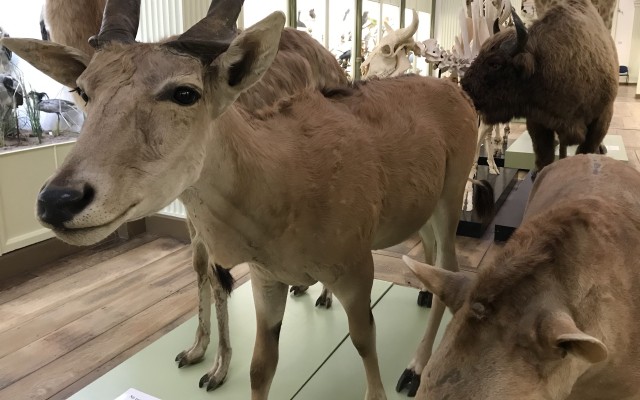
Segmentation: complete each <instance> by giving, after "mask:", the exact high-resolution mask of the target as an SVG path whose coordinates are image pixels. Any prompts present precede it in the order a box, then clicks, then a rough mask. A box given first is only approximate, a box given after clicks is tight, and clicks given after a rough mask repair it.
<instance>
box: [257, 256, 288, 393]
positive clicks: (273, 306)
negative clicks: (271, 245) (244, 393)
mask: <svg viewBox="0 0 640 400" xmlns="http://www.w3.org/2000/svg"><path fill="white" fill-rule="evenodd" d="M251 287H252V289H253V298H254V302H255V308H256V341H255V347H254V349H253V358H252V359H251V370H250V378H251V399H252V400H266V399H267V398H268V396H269V388H270V387H271V382H272V381H273V376H274V375H275V373H276V367H277V365H278V342H279V340H280V328H281V327H282V317H283V316H284V309H285V305H286V303H287V288H288V286H287V285H285V284H283V283H280V282H276V281H274V280H271V279H269V278H265V277H264V276H262V275H261V274H260V273H259V271H256V270H255V269H254V268H251Z"/></svg>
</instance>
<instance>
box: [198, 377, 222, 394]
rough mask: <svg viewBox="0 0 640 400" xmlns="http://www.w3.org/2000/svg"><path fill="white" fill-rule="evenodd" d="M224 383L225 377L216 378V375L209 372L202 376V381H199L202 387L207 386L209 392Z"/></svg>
mask: <svg viewBox="0 0 640 400" xmlns="http://www.w3.org/2000/svg"><path fill="white" fill-rule="evenodd" d="M223 383H224V377H223V378H222V379H216V378H215V377H212V376H210V375H209V374H204V375H203V376H202V378H200V382H198V386H199V387H200V388H201V389H202V388H205V390H206V391H207V392H210V391H212V390H215V389H217V388H219V387H220V386H222V384H223ZM205 385H206V386H205Z"/></svg>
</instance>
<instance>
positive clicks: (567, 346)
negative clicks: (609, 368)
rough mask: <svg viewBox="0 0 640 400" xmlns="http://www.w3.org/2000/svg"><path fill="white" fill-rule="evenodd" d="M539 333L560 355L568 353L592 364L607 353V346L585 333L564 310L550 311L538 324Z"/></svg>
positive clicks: (605, 356)
mask: <svg viewBox="0 0 640 400" xmlns="http://www.w3.org/2000/svg"><path fill="white" fill-rule="evenodd" d="M540 329H541V330H542V332H541V334H542V336H543V337H544V338H545V339H546V342H547V343H548V344H549V345H550V346H551V347H552V349H553V350H554V351H559V352H560V354H561V356H564V355H566V354H570V355H573V356H576V357H580V358H582V359H584V360H586V361H588V362H590V363H592V364H594V363H597V362H600V361H603V360H605V359H606V358H607V356H608V355H609V351H608V350H607V346H605V345H604V343H602V342H601V341H600V340H598V339H596V338H595V337H593V336H590V335H587V334H586V333H584V332H583V331H581V330H580V329H578V327H577V326H576V324H575V321H574V320H573V318H571V316H570V315H569V314H567V313H565V312H556V313H552V314H551V315H549V316H548V317H546V318H545V321H544V322H543V323H542V324H541V325H540Z"/></svg>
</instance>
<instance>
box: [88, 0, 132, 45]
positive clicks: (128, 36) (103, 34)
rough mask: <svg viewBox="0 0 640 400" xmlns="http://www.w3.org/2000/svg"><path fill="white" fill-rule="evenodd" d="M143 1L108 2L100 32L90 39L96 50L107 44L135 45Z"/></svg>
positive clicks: (117, 0)
mask: <svg viewBox="0 0 640 400" xmlns="http://www.w3.org/2000/svg"><path fill="white" fill-rule="evenodd" d="M140 2H141V0H107V5H106V7H105V9H104V14H103V17H102V26H101V27H100V32H99V33H98V34H97V35H95V36H92V37H91V38H89V44H90V45H91V47H93V48H94V49H99V48H101V47H102V46H103V45H104V44H105V43H110V42H120V43H133V42H135V39H136V35H137V34H138V24H139V23H140Z"/></svg>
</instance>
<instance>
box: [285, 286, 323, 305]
mask: <svg viewBox="0 0 640 400" xmlns="http://www.w3.org/2000/svg"><path fill="white" fill-rule="evenodd" d="M307 290H309V286H301V285H297V286H291V288H289V292H290V293H291V294H293V295H294V296H301V295H303V294H304V293H306V292H307ZM332 303H333V296H332V294H331V291H330V290H329V289H328V288H327V287H326V286H323V287H322V293H320V296H318V299H317V300H316V307H322V308H331V304H332Z"/></svg>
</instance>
